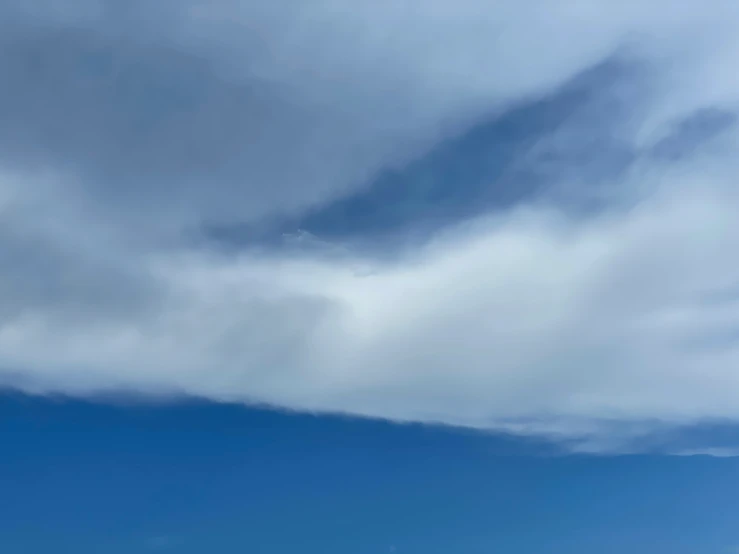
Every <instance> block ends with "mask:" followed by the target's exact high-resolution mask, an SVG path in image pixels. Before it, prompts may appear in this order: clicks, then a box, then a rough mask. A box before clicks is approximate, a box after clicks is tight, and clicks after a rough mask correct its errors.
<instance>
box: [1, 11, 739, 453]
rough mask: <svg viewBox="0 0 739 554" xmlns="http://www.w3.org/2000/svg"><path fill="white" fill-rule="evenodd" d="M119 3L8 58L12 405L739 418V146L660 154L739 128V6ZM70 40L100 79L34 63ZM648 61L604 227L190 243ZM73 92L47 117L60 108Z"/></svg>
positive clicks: (558, 210) (544, 223) (351, 184)
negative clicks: (719, 114)
mask: <svg viewBox="0 0 739 554" xmlns="http://www.w3.org/2000/svg"><path fill="white" fill-rule="evenodd" d="M72 4H75V5H76V4H78V3H76V2H73V3H72ZM24 5H25V4H24ZM112 5H113V4H112V3H111V4H110V5H108V4H106V3H105V2H97V3H95V2H86V3H85V4H84V6H83V5H82V3H79V8H80V9H79V10H77V11H74V10H71V8H70V10H71V11H70V12H69V13H66V12H65V13H59V12H53V13H52V12H47V11H45V10H40V8H39V7H40V6H41V4H40V3H31V4H28V5H26V7H25V8H23V9H20V8H19V9H17V10H10V11H11V12H13V13H12V18H11V19H13V18H14V19H13V21H14V23H15V24H16V26H17V27H16V30H15V31H13V34H10V35H8V38H4V39H3V40H4V41H6V42H7V44H8V45H9V48H10V51H11V52H16V53H17V54H18V56H17V58H11V57H6V58H2V59H0V68H2V70H3V71H4V72H6V74H7V78H8V82H11V83H12V84H11V86H9V88H8V91H7V92H6V93H0V112H2V113H6V112H7V113H8V114H11V113H20V114H21V115H22V116H23V117H22V118H21V117H20V116H19V117H18V120H17V122H16V123H14V125H15V124H17V127H14V129H15V132H16V133H17V137H18V138H17V140H14V141H13V142H11V141H10V138H11V137H10V135H7V136H6V135H5V134H3V133H0V142H3V143H4V144H5V143H7V144H8V145H10V146H8V148H6V149H5V151H4V152H5V153H4V154H2V155H1V156H0V164H1V165H2V167H3V168H4V172H3V176H2V178H1V179H0V230H1V231H2V234H0V252H2V254H3V258H4V259H3V262H2V263H3V266H2V272H1V273H0V295H2V305H0V317H1V318H2V320H1V321H0V385H7V386H10V387H16V388H20V389H22V390H26V391H32V392H62V393H68V394H79V395H88V394H94V393H97V392H102V391H111V390H117V389H123V390H128V391H138V392H143V393H147V394H149V393H153V394H173V393H174V394H177V393H186V394H191V395H196V396H202V397H205V398H209V399H213V400H219V401H239V402H242V401H243V402H251V403H268V404H271V405H275V406H278V407H285V408H290V409H299V410H312V411H321V412H338V413H349V414H358V415H367V416H376V417H383V418H390V419H394V420H401V421H423V422H440V423H447V424H455V425H464V426H472V427H477V428H485V429H494V430H508V431H513V432H516V433H522V434H534V435H545V436H551V437H560V438H562V439H563V440H568V441H570V440H574V441H576V443H577V448H580V449H590V450H593V449H608V448H617V447H620V446H623V441H625V440H628V439H629V438H632V437H635V436H641V435H645V434H648V433H650V432H652V431H654V430H655V429H657V428H660V426H662V425H665V426H671V425H689V424H694V423H699V422H702V421H706V420H714V419H728V420H731V421H739V402H737V401H736V400H737V397H739V372H738V371H737V368H739V261H737V257H736V256H735V255H734V253H735V252H737V251H739V218H737V217H736V214H737V209H738V208H739V188H738V187H737V185H736V175H737V174H739V173H737V169H739V167H737V166H738V165H739V162H738V161H737V160H739V157H737V156H736V154H737V142H736V139H737V137H736V135H735V133H734V131H733V128H729V129H725V130H724V131H723V134H718V135H717V136H714V137H712V138H711V140H710V141H708V142H705V143H704V144H702V147H701V148H700V149H699V150H697V151H695V152H692V153H691V152H688V153H687V154H684V155H682V156H681V157H680V158H679V159H677V158H675V157H673V158H667V159H665V158H664V157H663V158H659V157H658V156H653V155H651V154H650V152H652V151H653V146H654V144H655V143H658V142H659V140H660V137H662V136H664V135H665V133H668V134H669V128H670V124H671V123H672V122H674V121H677V120H680V119H682V118H685V117H688V116H690V115H691V114H692V113H693V112H694V111H695V110H697V109H707V108H713V109H720V110H724V111H725V112H726V113H731V111H732V110H734V108H735V107H736V106H737V102H739V82H736V80H735V79H733V78H731V75H732V73H731V71H730V68H731V63H733V62H732V61H731V60H733V57H732V54H731V53H732V52H736V51H737V49H738V47H739V39H737V37H739V32H738V31H739V11H738V10H737V8H736V7H735V5H734V3H733V2H723V1H720V0H709V1H708V2H706V1H703V2H697V1H696V2H693V1H692V0H691V1H686V2H682V3H680V4H679V6H676V5H675V4H674V3H671V2H661V1H658V2H652V3H644V2H640V3H636V2H634V3H629V2H627V3H621V4H619V5H618V6H614V5H613V4H612V3H610V2H605V1H604V2H590V3H588V2H575V1H571V2H558V3H556V4H555V3H551V2H538V1H534V0H530V1H528V2H520V1H519V2H515V3H514V2H503V3H500V2H498V3H495V5H494V6H493V5H492V4H490V3H484V2H476V1H472V0H465V1H462V2H441V1H439V2H430V3H429V2H423V3H422V2H415V1H409V2H392V3H391V2H365V3H360V4H358V5H354V6H353V7H352V9H351V10H348V9H347V8H346V7H345V6H344V4H340V3H332V2H318V3H311V4H310V6H308V5H303V4H301V5H300V8H298V7H297V6H296V5H295V4H294V3H291V2H239V3H236V2H228V1H225V0H224V1H219V2H208V4H207V6H206V5H205V4H203V3H199V2H194V1H191V2H179V3H166V2H165V3H162V4H161V5H160V7H159V8H157V10H155V11H154V12H148V11H146V9H148V8H146V9H145V8H143V4H142V5H141V6H138V4H136V3H132V4H131V8H130V9H127V10H123V12H116V11H115V10H113V8H112ZM29 6H30V8H29ZM36 8H39V10H36ZM111 10H112V11H111ZM141 21H144V22H146V24H143V23H140V22H141ZM137 22H139V23H137ZM54 41H57V42H58V46H57V47H53V45H54V44H56V43H55V42H54ZM50 44H51V45H52V49H51V51H52V52H60V51H68V52H69V53H70V56H72V57H71V58H64V57H63V59H64V60H66V61H65V62H64V63H66V64H70V63H71V62H70V61H69V60H70V59H73V60H77V59H78V58H77V57H75V56H76V55H78V54H79V53H80V52H87V54H89V57H87V58H84V57H83V58H84V60H85V61H84V63H82V66H78V65H74V64H73V65H74V67H72V66H69V65H66V66H64V67H65V68H66V72H65V73H58V74H57V73H55V72H54V71H48V68H46V69H44V68H45V66H44V65H43V63H41V64H40V65H36V66H34V65H33V60H34V59H37V58H38V59H41V60H42V61H43V60H44V59H47V58H45V56H50V55H51V54H49V53H48V52H47V50H48V49H49V48H50V47H49V45H50ZM80 45H82V46H80ZM95 47H97V48H98V50H95ZM91 48H92V51H94V52H93V54H94V53H95V52H96V53H97V55H98V57H95V55H93V54H91V53H90V51H91V50H90V49H91ZM167 48H170V49H172V50H173V51H175V52H179V54H177V55H175V56H174V57H170V56H171V53H168V51H167V50H166V49H167ZM13 49H15V50H13ZM65 49H66V50H65ZM100 49H102V52H103V54H100V51H101V50H100ZM31 51H33V52H36V56H37V58H34V57H33V56H29V54H28V53H29V52H31ZM624 51H626V52H628V56H629V59H630V60H631V61H635V62H638V63H640V64H643V65H644V66H646V67H647V68H649V71H648V73H649V83H648V86H647V87H646V90H647V92H646V93H645V94H644V95H643V98H640V99H639V101H638V102H637V103H635V104H634V105H633V106H632V108H633V109H632V110H631V111H630V112H629V113H630V115H631V116H632V118H633V122H632V124H631V126H630V128H633V131H630V133H631V134H630V137H629V140H631V141H632V143H633V145H632V146H633V148H634V150H635V152H637V154H636V156H635V161H634V162H633V163H632V164H631V166H630V168H629V171H628V172H626V174H625V175H619V177H618V180H617V182H613V183H611V184H610V188H609V189H608V191H607V192H608V193H609V194H608V195H607V197H606V198H607V199H608V202H606V203H607V204H608V205H607V206H606V207H605V209H603V210H600V211H598V212H597V213H592V214H587V215H582V214H579V215H574V214H573V212H572V210H566V209H564V208H563V207H561V206H558V205H557V204H556V203H535V202H533V201H532V202H530V203H525V202H524V203H522V204H519V205H518V206H517V207H515V208H513V209H511V210H509V211H507V212H502V213H501V212H497V213H495V214H490V215H487V216H483V217H480V218H476V219H474V220H472V221H465V222H459V224H458V225H454V226H451V227H449V228H447V229H446V230H444V231H442V232H439V233H437V234H436V235H434V236H433V237H431V238H430V239H429V240H428V242H427V243H425V244H423V245H422V246H418V247H415V248H412V249H406V250H404V251H403V255H402V256H401V257H400V259H395V260H394V261H393V262H392V263H390V262H387V261H385V262H380V261H377V260H376V259H373V258H371V257H369V256H368V255H366V254H365V253H363V252H361V251H358V250H352V249H351V248H349V249H340V248H338V249H332V248H329V247H328V246H327V247H326V249H325V251H324V249H323V248H321V247H320V245H319V246H318V247H315V245H314V248H312V249H310V250H307V249H306V250H305V251H301V250H300V249H298V250H297V251H295V250H289V251H285V250H274V251H270V250H266V251H265V250H264V249H261V250H256V249H244V250H243V251H241V252H239V253H233V252H229V253H223V252H215V251H209V250H207V249H205V248H203V247H202V246H200V245H197V244H196V245H193V243H192V242H188V241H187V240H186V238H187V237H189V236H191V233H192V231H193V229H194V228H197V226H198V225H201V224H212V223H219V222H230V221H234V220H238V221H246V222H257V221H262V220H264V218H269V217H273V216H275V215H277V214H280V213H284V212H286V211H289V212H292V213H301V212H303V211H305V210H307V209H309V208H311V207H315V206H321V205H325V204H327V203H330V202H331V201H333V200H335V199H336V198H338V197H341V196H343V195H346V194H350V193H351V192H352V191H353V190H356V188H357V187H358V186H360V185H362V184H363V183H365V182H368V181H369V178H370V176H371V175H373V174H374V173H375V172H376V171H377V170H378V169H380V168H382V167H388V166H392V165H397V164H400V163H402V162H403V160H406V159H408V158H409V157H412V156H414V155H418V154H419V153H421V152H423V151H424V150H425V149H427V148H428V147H429V146H431V145H432V144H434V143H435V142H436V141H437V140H439V138H440V137H443V136H446V134H447V133H450V132H452V131H453V132H462V130H464V129H465V128H466V127H467V126H469V125H470V124H472V123H475V122H477V121H479V120H480V118H484V117H488V116H490V115H491V114H494V113H499V112H500V111H501V110H505V109H506V108H507V107H510V106H512V105H515V104H517V103H520V102H524V101H527V100H529V99H531V98H536V97H542V96H546V95H548V94H551V93H552V92H553V91H554V90H555V89H556V88H557V87H559V86H560V85H562V84H564V83H566V82H567V81H569V80H570V79H572V78H573V77H574V76H576V75H577V74H579V73H581V72H582V71H585V70H587V69H588V68H590V67H592V66H593V65H594V64H597V63H599V62H601V61H603V60H604V59H606V58H608V57H610V56H612V55H615V54H618V53H621V52H624ZM146 53H155V54H156V55H157V56H160V57H159V58H156V59H157V60H159V61H156V63H155V62H151V59H153V57H152V58H147V59H146V60H144V61H142V60H140V59H139V58H138V56H144V55H145V54H146ZM72 54H74V55H72ZM100 56H102V57H100ZM178 56H179V57H178ZM48 59H54V60H57V61H58V59H57V58H54V57H53V56H52V58H48ZM60 59H61V58H60ZM194 59H197V60H199V61H198V62H197V63H196V64H195V66H192V67H196V69H193V68H192V67H191V65H190V64H193V63H195V62H194V61H193V60H194ZM147 60H148V61H147ZM37 61H38V60H37ZM149 62H151V63H152V64H153V65H152V66H151V67H150V68H149V69H148V70H147V71H144V72H139V70H140V69H141V65H142V64H144V65H145V64H146V63H149ZM74 63H77V62H74ZM175 63H181V64H182V65H181V66H177V67H181V68H184V69H182V71H181V72H180V73H177V71H179V70H177V68H175V69H172V66H173V64H175ZM157 64H158V65H157ZM198 64H200V65H198ZM111 67H113V68H114V69H111ZM96 71H97V72H100V71H102V72H103V73H105V75H106V77H105V79H104V80H103V81H101V80H100V77H99V73H95V72H96ZM126 71H130V72H132V73H131V74H132V75H134V77H135V78H134V79H133V80H127V79H126V78H125V75H126ZM166 71H173V72H174V73H172V75H173V76H172V75H170V76H168V77H167V76H163V75H164V73H162V72H166ZM70 72H71V73H70ZM74 72H76V73H74ZM96 75H97V77H96ZM167 75H169V74H167ZM193 76H196V77H199V80H198V79H195V80H188V79H189V78H190V77H193ZM51 77H54V78H55V79H58V90H59V91H60V92H59V94H57V95H50V96H49V97H48V98H47V97H46V96H44V94H45V93H43V92H38V89H37V88H36V87H38V86H39V84H40V83H42V82H47V81H46V80H48V79H50V78H51ZM147 79H148V81H147ZM47 85H48V86H50V87H52V89H51V90H53V87H54V81H53V80H52V81H49V82H47ZM103 85H104V86H103ZM124 85H125V86H124ZM133 85H136V86H140V87H141V91H140V94H139V93H136V94H129V92H130V91H129V89H127V88H126V87H127V86H133ZM93 92H94V94H92V93H93ZM157 94H159V95H160V96H157ZM33 95H37V96H36V97H34V96H33ZM86 95H88V96H86ZM188 95H189V96H188ZM34 98H36V100H33V99H34ZM45 98H46V100H44V99H45ZM162 99H164V100H162ZM42 100H43V102H42ZM178 102H180V104H178ZM70 114H71V115H70ZM121 114H123V116H125V117H123V116H121ZM245 114H246V115H245ZM10 121H11V122H13V121H15V120H14V119H11V120H10ZM101 121H102V123H101ZM578 125H580V127H582V122H579V123H578ZM666 129H667V131H666ZM224 130H225V131H224ZM699 130H700V129H699ZM579 132H582V130H580V131H579ZM694 132H696V133H697V132H698V131H694ZM55 133H56V134H55ZM565 136H566V135H565ZM152 137H155V138H154V139H152ZM536 138H537V137H532V139H536ZM142 145H143V146H142ZM11 146H12V147H11ZM532 147H535V140H534V143H532ZM525 155H526V152H522V156H524V157H525ZM570 163H574V162H570ZM568 173H569V174H576V173H577V166H576V165H575V166H574V167H573V168H570V171H569V172H568ZM554 184H555V183H553V185H554ZM556 184H557V185H558V186H559V185H562V183H556ZM449 186H450V187H454V186H455V183H454V182H450V183H449ZM491 186H492V183H491ZM586 186H587V184H582V183H579V184H578V187H586ZM590 193H592V191H588V190H582V194H583V196H586V195H587V194H590ZM609 202H610V203H609Z"/></svg>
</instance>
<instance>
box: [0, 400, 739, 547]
mask: <svg viewBox="0 0 739 554" xmlns="http://www.w3.org/2000/svg"><path fill="white" fill-rule="evenodd" d="M0 444H1V445H2V452H1V454H0V492H2V502H0V552H3V553H8V554H16V553H17V554H42V553H43V554H46V553H48V552H75V553H78V554H124V553H126V554H130V553H137V552H142V553H144V552H177V553H183V554H195V553H202V552H213V553H218V554H232V553H233V554H236V553H244V552H259V553H263V554H293V553H298V552H299V553H311V554H313V553H321V554H345V553H347V552H351V553H353V554H375V553H388V552H397V553H408V554H437V553H450V552H454V553H460V554H483V553H485V554H489V553H491V552H504V553H506V554H528V553H531V552H551V553H555V554H559V553H561V554H565V553H567V554H579V553H582V554H586V553H587V554H591V553H593V552H598V553H603V554H610V553H613V554H616V553H619V554H621V553H623V552H630V553H632V554H641V553H645V554H646V553H649V554H652V553H655V552H665V553H667V552H669V553H671V554H696V553H706V554H711V553H717V554H718V553H726V552H728V551H730V550H729V549H730V548H732V547H733V546H734V545H736V544H739V526H737V525H736V521H737V514H739V483H738V482H737V478H736V477H737V475H738V474H739V473H738V472H739V460H737V459H734V458H709V457H702V456H695V457H664V456H622V457H584V456H583V457H581V456H568V457H556V456H551V455H550V454H551V452H550V451H549V449H547V448H545V447H543V446H540V445H536V444H533V443H526V442H522V441H520V440H513V439H510V438H506V437H500V436H488V435H481V434H472V433H467V432H460V431H455V430H449V429H435V428H430V427H422V426H397V425H391V424H386V423H381V422H369V421H361V420H350V419H342V418H324V417H313V416H305V415H300V416H298V415H290V414H280V413H274V412H268V411H260V410H253V409H245V408H241V407H234V406H222V405H221V406H219V405H208V404H199V403H189V404H188V403H186V404H182V405H177V406H168V407H161V406H160V407H152V406H142V405H137V406H102V405H95V404H91V403H80V402H70V401H63V400H48V399H46V400H44V399H36V398H29V397H23V396H5V397H2V399H1V400H0Z"/></svg>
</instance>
